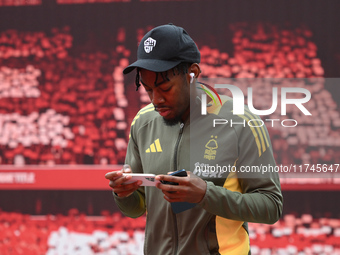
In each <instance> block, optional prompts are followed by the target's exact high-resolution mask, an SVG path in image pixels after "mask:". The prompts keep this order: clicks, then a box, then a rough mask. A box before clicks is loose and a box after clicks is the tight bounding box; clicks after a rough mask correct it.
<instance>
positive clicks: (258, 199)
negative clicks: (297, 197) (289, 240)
mask: <svg viewBox="0 0 340 255" xmlns="http://www.w3.org/2000/svg"><path fill="white" fill-rule="evenodd" d="M222 103H223V106H222V105H213V106H211V107H209V109H208V112H209V114H208V115H206V116H201V115H200V113H197V112H198V111H196V112H195V114H191V119H190V120H188V121H187V122H186V123H184V124H183V123H181V124H178V125H176V126H166V125H165V124H164V122H163V119H162V117H161V116H160V115H159V114H158V113H157V112H156V111H154V107H153V105H152V104H150V105H148V106H146V107H144V108H143V109H141V110H140V111H139V113H138V114H137V115H136V117H135V118H134V120H133V122H132V124H131V131H130V139H129V144H128V149H127V156H126V162H125V163H126V164H129V165H130V166H131V169H132V171H133V172H136V173H153V174H167V173H168V172H169V171H175V170H180V169H185V170H186V171H191V172H193V173H194V174H195V175H197V176H199V177H200V178H202V179H204V180H205V181H206V182H207V190H206V194H205V196H204V198H203V199H202V201H201V202H200V203H198V204H197V205H196V206H195V207H193V208H192V209H188V210H186V211H183V212H180V213H177V214H175V213H174V212H173V211H172V208H171V204H170V203H169V202H167V201H166V200H165V199H164V198H163V193H162V192H161V190H159V189H157V188H156V187H141V188H140V189H138V190H137V191H135V192H134V193H133V194H132V195H130V196H129V197H126V198H119V197H117V196H115V195H114V198H115V201H116V203H117V205H118V207H119V208H120V210H121V211H122V213H123V214H125V215H126V216H129V217H133V218H136V217H139V216H141V215H143V214H144V213H145V212H146V217H147V222H146V228H145V244H144V253H145V254H147V255H159V254H162V255H168V254H169V255H170V254H172V255H177V254H186V255H187V254H189V255H190V254H235V255H242V254H250V244H249V236H248V229H247V222H258V223H268V224H273V223H275V222H276V221H277V220H278V219H279V217H280V216H281V213H282V205H283V198H282V194H281V188H280V182H279V177H278V173H276V172H275V171H273V173H271V172H269V171H267V172H265V171H264V169H265V168H266V169H267V170H268V169H274V167H275V166H276V164H275V160H274V158H273V153H272V147H271V143H270V140H269V136H268V132H267V129H266V127H265V126H261V123H260V122H259V121H256V120H259V117H257V116H255V115H253V114H251V113H250V112H249V110H248V109H246V111H245V114H244V115H242V116H238V115H233V114H232V100H231V99H229V98H228V97H222ZM214 119H215V120H216V119H220V120H223V122H224V123H226V120H227V121H228V123H227V124H224V125H216V126H215V127H213V125H212V123H213V121H214ZM249 120H251V121H250V122H249ZM220 122H222V121H220ZM248 122H249V123H251V125H248ZM230 123H231V124H230ZM254 126H258V127H254Z"/></svg>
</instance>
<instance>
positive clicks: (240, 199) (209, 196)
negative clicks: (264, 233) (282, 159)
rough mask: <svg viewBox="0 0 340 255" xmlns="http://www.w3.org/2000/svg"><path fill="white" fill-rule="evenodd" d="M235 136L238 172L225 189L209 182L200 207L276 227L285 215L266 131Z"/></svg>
mask: <svg viewBox="0 0 340 255" xmlns="http://www.w3.org/2000/svg"><path fill="white" fill-rule="evenodd" d="M236 133H237V135H238V140H239V145H238V150H239V153H238V154H239V158H238V159H237V161H236V164H235V166H236V171H235V172H234V173H229V176H228V178H227V179H226V181H225V184H224V186H223V187H221V186H216V185H214V183H213V182H209V181H208V182H207V190H206V194H205V196H204V197H203V199H202V201H201V202H200V203H199V204H200V206H202V207H203V208H204V209H205V210H207V211H208V212H210V213H212V214H215V215H218V216H221V217H224V218H228V219H231V220H238V221H246V222H256V223H267V224H273V223H275V222H276V221H277V220H278V219H279V218H280V217H281V215H282V207H283V197H282V193H281V186H280V180H279V175H278V173H277V172H275V171H272V170H273V169H275V166H276V164H275V160H274V157H273V152H272V147H271V143H270V140H269V136H268V132H267V129H266V128H265V127H262V128H249V127H248V128H243V129H242V130H241V131H239V132H236ZM265 169H267V171H265ZM268 169H271V171H268ZM230 183H234V185H231V184H230ZM235 186H237V187H239V190H238V189H236V188H234V187H235Z"/></svg>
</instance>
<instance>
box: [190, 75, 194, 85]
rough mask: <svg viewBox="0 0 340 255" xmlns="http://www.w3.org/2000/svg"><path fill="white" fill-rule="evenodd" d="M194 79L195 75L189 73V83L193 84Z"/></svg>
mask: <svg viewBox="0 0 340 255" xmlns="http://www.w3.org/2000/svg"><path fill="white" fill-rule="evenodd" d="M194 78H195V74H194V73H190V83H193V82H194Z"/></svg>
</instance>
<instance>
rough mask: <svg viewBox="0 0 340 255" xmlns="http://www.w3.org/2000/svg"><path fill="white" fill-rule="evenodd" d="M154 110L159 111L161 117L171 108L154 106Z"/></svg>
mask: <svg viewBox="0 0 340 255" xmlns="http://www.w3.org/2000/svg"><path fill="white" fill-rule="evenodd" d="M156 111H157V112H158V113H159V115H161V116H162V117H165V116H167V115H168V114H169V113H170V112H171V110H170V108H156Z"/></svg>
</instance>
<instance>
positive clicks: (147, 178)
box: [123, 173, 159, 186]
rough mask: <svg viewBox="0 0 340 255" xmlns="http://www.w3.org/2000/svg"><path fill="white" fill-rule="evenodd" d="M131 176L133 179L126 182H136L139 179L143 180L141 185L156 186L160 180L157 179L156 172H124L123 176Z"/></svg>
mask: <svg viewBox="0 0 340 255" xmlns="http://www.w3.org/2000/svg"><path fill="white" fill-rule="evenodd" d="M128 175H129V176H131V179H130V180H128V181H126V182H124V184H129V183H133V182H136V181H138V180H141V181H142V184H141V186H156V184H157V183H159V181H157V180H155V177H156V175H155V174H134V173H123V176H128Z"/></svg>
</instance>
